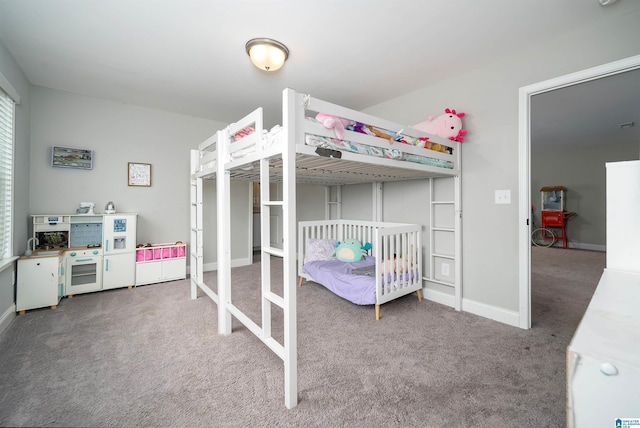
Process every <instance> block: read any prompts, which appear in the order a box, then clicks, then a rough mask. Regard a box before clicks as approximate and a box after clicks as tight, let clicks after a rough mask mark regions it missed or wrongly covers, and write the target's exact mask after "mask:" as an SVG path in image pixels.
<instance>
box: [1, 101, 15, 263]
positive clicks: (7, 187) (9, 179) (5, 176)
mask: <svg viewBox="0 0 640 428" xmlns="http://www.w3.org/2000/svg"><path fill="white" fill-rule="evenodd" d="M14 113H15V103H14V101H13V99H11V97H9V95H7V93H6V92H4V91H3V90H2V89H0V260H1V259H5V258H8V257H11V256H12V255H13V254H12V253H13V243H12V236H13V212H12V211H13V210H12V207H13V128H14V123H15V122H14Z"/></svg>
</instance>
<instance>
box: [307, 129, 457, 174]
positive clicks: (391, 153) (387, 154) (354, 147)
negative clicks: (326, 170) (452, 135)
mask: <svg viewBox="0 0 640 428" xmlns="http://www.w3.org/2000/svg"><path fill="white" fill-rule="evenodd" d="M305 144H306V145H308V146H313V147H321V148H327V149H331V150H338V151H348V152H351V153H358V154H361V155H367V156H374V157H378V158H386V159H395V160H401V161H406V162H415V163H420V164H422V165H429V166H436V167H439V168H447V169H453V162H451V161H447V160H443V159H437V158H432V157H428V156H422V155H414V154H411V153H405V152H403V151H402V150H400V149H395V148H394V149H392V148H380V147H375V146H368V145H366V144H360V143H354V142H353V141H348V140H339V139H337V138H329V137H324V136H321V135H314V134H307V135H306V138H305ZM401 144H402V143H398V146H400V145H401ZM425 150H427V149H425Z"/></svg>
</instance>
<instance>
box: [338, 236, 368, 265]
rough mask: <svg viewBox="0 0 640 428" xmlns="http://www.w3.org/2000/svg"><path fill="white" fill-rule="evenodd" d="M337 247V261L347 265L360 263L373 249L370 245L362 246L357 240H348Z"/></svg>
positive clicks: (339, 243)
mask: <svg viewBox="0 0 640 428" xmlns="http://www.w3.org/2000/svg"><path fill="white" fill-rule="evenodd" d="M336 246H337V248H336V259H338V260H340V261H341V262H347V263H354V262H359V261H360V260H362V258H363V257H364V256H365V255H366V254H367V251H369V250H370V249H371V244H370V243H368V242H367V243H366V244H364V245H362V244H361V243H360V241H358V240H357V239H347V240H346V241H344V242H338V243H337V244H336Z"/></svg>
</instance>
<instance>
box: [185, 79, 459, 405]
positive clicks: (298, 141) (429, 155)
mask: <svg viewBox="0 0 640 428" xmlns="http://www.w3.org/2000/svg"><path fill="white" fill-rule="evenodd" d="M282 97H283V98H282V109H283V117H282V120H283V122H282V125H281V126H276V127H274V128H272V129H271V130H270V131H268V132H267V130H266V129H264V126H263V111H262V108H258V109H256V110H255V111H253V112H252V113H250V114H249V115H247V116H245V117H244V118H242V119H240V120H239V121H237V122H235V123H232V124H230V125H229V126H227V127H225V128H224V129H221V130H219V131H217V132H216V133H215V134H214V135H212V136H211V137H210V138H208V139H207V140H205V141H204V142H203V143H201V144H200V145H199V146H198V149H197V150H192V151H191V243H190V248H191V255H190V261H191V264H190V276H191V298H192V299H196V298H197V296H198V289H200V290H202V291H203V292H204V293H205V294H206V295H207V296H209V297H210V298H211V299H212V300H213V301H214V302H215V303H216V304H217V306H218V332H219V333H220V334H223V335H228V334H230V333H231V317H232V316H233V317H235V318H236V319H237V320H238V321H240V322H241V323H242V324H243V325H245V326H246V327H247V328H248V329H249V330H250V331H251V332H252V333H253V334H255V335H256V336H257V337H258V338H259V339H260V340H261V341H262V342H263V343H265V344H266V345H267V346H268V347H269V348H270V349H271V350H272V351H273V352H274V353H275V354H276V355H278V356H279V357H280V358H281V359H282V360H283V362H284V383H285V385H284V395H285V405H286V407H287V408H289V409H291V408H293V407H295V406H296V405H297V402H298V397H297V329H296V285H297V284H296V283H297V281H296V279H297V278H298V275H299V276H300V278H301V281H302V278H306V279H311V280H313V279H314V278H313V277H312V276H311V275H309V274H308V273H307V272H305V270H304V266H303V259H304V258H305V253H304V248H306V247H307V243H306V238H305V239H303V238H302V234H307V235H308V236H307V237H314V238H317V237H324V238H327V237H330V238H338V237H340V238H342V237H344V238H347V237H348V236H345V233H347V232H343V230H345V231H348V230H350V229H349V226H345V227H346V228H344V227H343V226H340V227H341V229H340V232H336V233H331V232H327V231H330V230H332V227H334V226H332V225H331V224H328V223H325V224H323V225H321V226H318V227H319V229H318V228H316V229H309V228H308V227H307V226H304V229H303V226H301V228H300V229H298V224H297V219H296V184H297V183H311V184H319V185H325V186H340V185H348V184H359V183H381V182H390V181H403V180H416V179H424V178H434V177H455V178H456V187H457V188H459V179H458V178H459V175H460V168H459V166H460V143H459V142H457V141H451V140H446V139H443V138H440V137H437V136H433V135H427V134H425V133H423V132H421V131H418V130H415V129H411V128H409V127H406V126H402V125H399V124H397V123H394V122H391V121H387V120H384V119H380V118H377V117H374V116H372V115H368V114H366V113H363V112H358V111H355V110H352V109H348V108H346V107H342V106H339V105H336V104H333V103H330V102H326V101H322V100H319V99H317V98H314V97H312V96H310V95H306V94H302V93H297V92H296V91H294V90H292V89H285V90H284V91H283V94H282ZM319 114H322V115H325V117H326V115H329V116H331V117H332V118H335V119H336V120H339V121H340V123H341V124H343V125H346V127H345V128H344V129H341V127H339V126H335V127H332V126H327V122H320V121H319V120H317V119H316V118H317V117H319ZM425 140H428V141H429V142H430V143H432V144H430V146H432V147H434V148H435V147H436V146H437V147H440V151H436V150H431V149H427V148H425V147H421V146H424V142H425ZM206 179H213V180H216V193H217V207H218V208H217V237H218V240H217V292H216V291H214V289H213V288H212V287H210V286H209V285H207V284H206V283H205V282H204V276H203V242H204V240H205V239H206V237H205V236H204V232H203V180H206ZM231 180H242V181H246V182H259V183H260V201H261V202H260V204H261V210H260V219H261V244H262V245H261V294H262V296H261V298H262V319H261V323H260V324H258V323H256V322H255V321H253V320H252V319H250V317H248V316H247V315H245V314H244V313H243V312H242V311H241V310H240V309H238V307H237V306H235V305H234V303H233V302H232V299H231V249H230V246H231V227H230V224H231V214H230V208H229V207H230V200H231V192H230V182H231ZM270 183H281V185H282V198H281V199H280V200H272V199H271V195H270V186H269V184H270ZM458 200H459V191H458V190H456V201H458ZM458 204H459V202H456V207H455V210H456V211H457V210H458V209H459V207H458ZM273 208H277V209H279V210H281V214H282V225H281V228H282V234H283V236H282V238H283V243H282V248H274V247H273V246H271V245H270V243H269V242H270V237H271V229H270V210H271V209H273ZM338 222H339V223H341V224H348V223H349V221H348V220H339V221H338ZM352 223H354V222H352ZM355 223H358V224H363V225H360V226H357V227H362V228H364V229H363V230H368V231H369V232H368V234H366V235H363V236H366V237H373V240H374V241H375V242H374V243H375V244H376V245H379V246H381V247H382V246H383V242H385V243H386V245H387V246H388V247H389V248H394V247H393V245H395V244H394V242H396V243H397V245H398V246H397V249H398V250H400V249H402V250H403V251H404V252H405V253H406V257H405V260H406V261H407V262H392V263H391V264H389V263H387V264H386V265H387V266H390V267H388V268H383V267H379V268H377V269H379V270H375V269H374V270H373V272H375V274H376V275H378V274H382V272H386V273H387V274H391V275H396V277H399V276H402V272H401V271H400V270H398V269H400V267H401V266H403V265H404V266H407V268H406V269H407V272H405V273H406V274H407V275H406V276H407V278H410V279H408V280H407V282H408V283H409V284H410V286H411V288H410V289H409V288H406V290H405V292H403V293H404V294H406V293H409V292H413V291H417V292H418V297H419V296H420V295H419V290H420V288H421V287H422V285H421V283H422V280H423V279H424V278H422V273H421V270H420V265H421V263H422V259H421V257H422V256H421V252H420V251H421V247H422V244H421V240H420V239H421V238H420V230H419V229H420V228H419V227H418V228H417V229H416V228H415V226H416V225H412V226H414V227H412V228H410V230H408V229H406V227H404V228H403V225H399V224H397V223H388V224H385V223H384V222H376V223H375V224H373V222H371V223H372V224H371V225H364V223H366V222H355ZM308 226H311V225H308ZM391 226H394V227H399V228H400V229H399V230H400V231H401V232H402V233H409V234H410V235H406V236H405V237H404V238H397V237H392V238H389V236H387V235H385V234H384V233H382V234H381V232H380V231H383V230H385V228H386V229H387V230H390V229H388V228H389V227H391ZM404 226H407V225H404ZM303 230H304V231H303ZM309 230H312V231H311V232H309ZM336 230H337V229H336ZM297 235H300V236H297ZM383 235H384V236H385V237H384V238H382V236H383ZM389 239H391V240H389ZM410 249H411V251H410ZM431 249H433V244H431ZM297 250H300V253H299V254H298V258H297V257H296V256H297ZM376 254H385V255H386V256H385V257H387V258H390V256H389V254H390V253H389V249H388V248H385V249H384V250H383V249H382V248H380V249H376V248H373V249H372V250H371V251H370V252H369V255H370V256H372V257H373V258H374V259H375V257H376ZM394 255H396V254H395V253H394ZM272 257H277V258H281V259H282V269H283V283H282V287H283V288H282V290H283V292H282V295H281V296H280V295H278V294H276V293H274V292H273V291H272V287H271V278H270V272H271V258H272ZM403 263H404V264H403ZM409 266H410V267H409ZM382 269H392V270H387V271H382ZM392 272H393V273H392ZM385 276H388V275H385ZM403 286H404V285H403ZM381 294H384V293H381ZM387 294H389V293H387ZM391 294H393V293H391ZM391 294H389V295H391ZM387 298H388V296H387ZM394 298H395V297H394ZM381 303H384V302H381ZM272 305H276V306H278V307H280V308H281V309H282V311H283V312H282V313H283V322H284V335H283V343H280V342H278V341H277V340H276V339H274V338H273V336H272V332H271V308H272ZM378 315H379V303H376V317H378Z"/></svg>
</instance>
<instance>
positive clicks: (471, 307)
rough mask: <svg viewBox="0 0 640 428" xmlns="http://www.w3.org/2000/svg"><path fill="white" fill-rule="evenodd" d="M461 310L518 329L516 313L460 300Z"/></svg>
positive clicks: (518, 322) (517, 315)
mask: <svg viewBox="0 0 640 428" xmlns="http://www.w3.org/2000/svg"><path fill="white" fill-rule="evenodd" d="M462 310H463V311H464V312H469V313H472V314H474V315H479V316H481V317H484V318H489V319H491V320H494V321H498V322H501V323H504V324H508V325H510V326H513V327H520V317H519V314H518V312H515V311H510V310H508V309H504V308H498V307H496V306H491V305H487V304H485V303H480V302H476V301H474V300H469V299H464V298H463V299H462Z"/></svg>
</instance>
